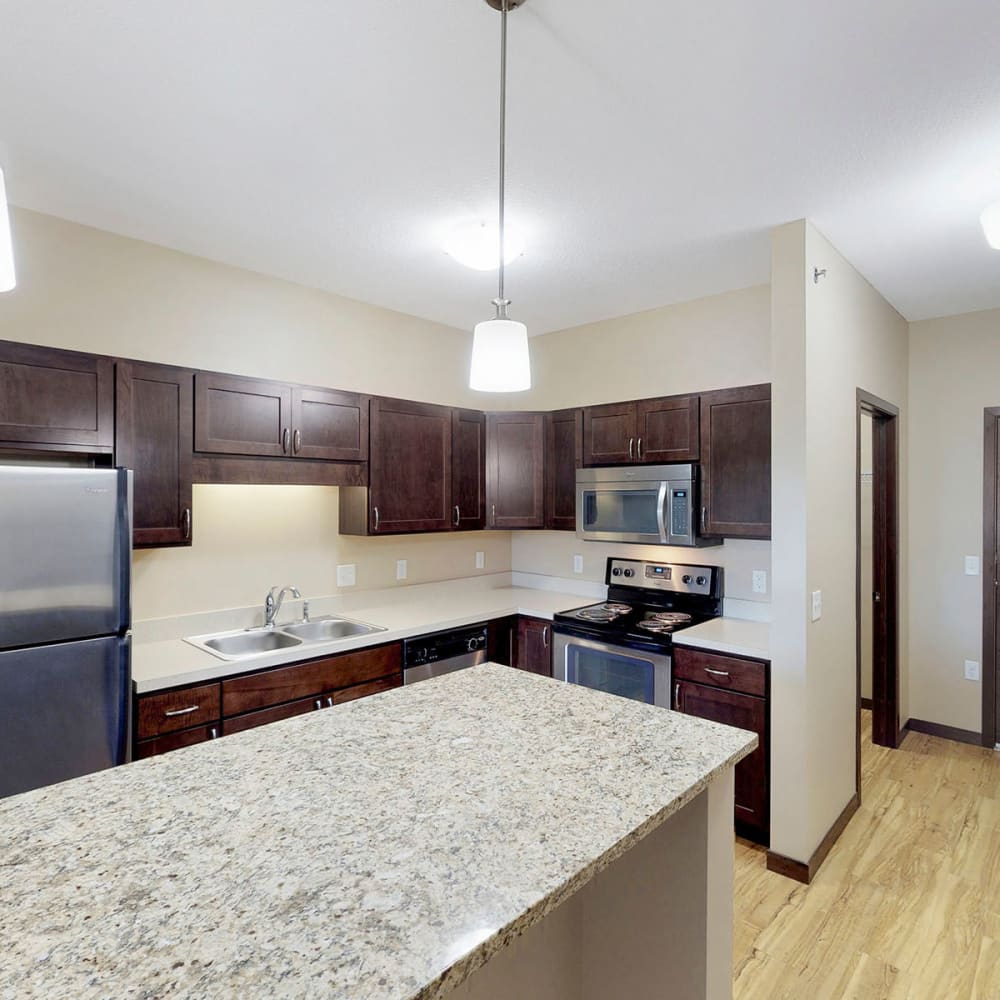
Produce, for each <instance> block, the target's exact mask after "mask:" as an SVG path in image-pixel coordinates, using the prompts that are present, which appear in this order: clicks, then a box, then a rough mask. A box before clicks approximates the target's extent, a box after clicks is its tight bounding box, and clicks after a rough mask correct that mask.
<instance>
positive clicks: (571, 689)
mask: <svg viewBox="0 0 1000 1000" xmlns="http://www.w3.org/2000/svg"><path fill="white" fill-rule="evenodd" d="M755 745H756V737H755V736H753V735H752V734H749V733H745V732H742V731H740V730H736V729H731V728H729V727H725V726H720V725H716V724H714V723H709V722H705V721H702V720H700V719H695V718H691V717H689V716H685V715H680V714H678V713H674V712H669V711H666V710H664V709H661V708H655V707H652V706H648V705H643V704H639V703H637V702H633V701H629V700H626V699H622V698H616V697H610V696H607V695H604V694H600V693H598V692H595V691H592V690H589V689H587V688H583V687H578V686H575V685H569V684H562V683H559V682H557V681H553V680H551V679H548V678H542V677H537V676H534V675H531V674H527V673H523V672H521V671H515V670H511V669H509V668H506V667H500V666H496V665H492V664H490V665H486V666H481V667H474V668H471V669H468V670H464V671H459V672H458V673H453V674H449V675H446V676H444V677H439V678H436V679H434V680H430V681H426V682H424V683H421V684H416V685H412V686H410V687H405V688H400V689H397V690H395V691H391V692H387V693H385V694H381V695H376V696H375V697H372V698H368V699H364V700H361V701H356V702H351V703H348V704H345V705H341V706H338V707H336V708H334V709H330V710H328V711H324V712H317V713H315V714H310V715H303V716H299V717H297V718H293V719H289V720H286V721H284V722H279V723H275V724H274V725H271V726H265V727H262V728H260V729H255V730H251V731H249V732H246V733H241V734H237V735H233V736H227V737H225V738H224V739H221V740H217V741H213V742H211V743H205V744H201V745H199V746H195V747H190V748H187V749H184V750H177V751H175V752H173V753H171V754H167V755H164V756H161V757H155V758H151V759H149V760H145V761H140V762H138V763H135V764H130V765H127V766H125V767H120V768H116V769H113V770H110V771H104V772H101V773H98V774H95V775H90V776H87V777H84V778H79V779H76V780H74V781H70V782H66V783H64V784H62V785H57V786H53V787H50V788H47V789H39V790H37V791H34V792H28V793H26V794H24V795H20V796H15V797H13V798H9V799H6V800H2V801H0V940H2V941H3V949H2V952H0V996H3V997H18V998H21V997H46V998H60V997H66V998H69V997H72V998H74V1000H85V998H98V997H101V998H105V997H125V996H131V997H169V996H176V997H181V996H183V997H213V998H217V997H247V996H253V997H282V998H291V997H303V998H305V997H315V996H317V995H323V996H326V997H334V998H344V1000H348V998H349V1000H405V998H411V1000H412V998H420V1000H425V998H435V997H439V996H442V995H444V994H445V993H447V992H448V990H449V989H450V988H451V987H453V986H454V985H456V984H457V983H459V982H461V981H463V980H464V979H465V978H467V977H468V976H469V975H470V974H471V973H472V972H473V971H475V969H477V968H478V967H479V966H480V965H482V964H483V963H484V962H485V961H487V960H488V959H489V958H490V957H491V955H493V954H495V953H496V952H497V951H499V950H500V949H502V948H503V947H504V945H505V944H506V943H507V942H508V941H510V940H511V939H512V938H514V937H516V936H517V935H518V934H519V933H521V932H522V931H524V930H525V929H526V928H527V927H529V926H531V925H532V924H533V923H535V922H537V921H538V920H540V919H542V918H543V917H544V916H545V915H546V914H547V913H549V912H550V911H551V910H552V909H554V908H555V907H556V906H557V905H558V904H559V903H560V902H562V901H563V900H565V899H566V898H568V897H569V896H571V895H572V894H573V893H574V892H575V891H577V890H578V889H579V888H580V887H581V886H582V885H584V884H585V883H586V882H587V881H589V880H590V879H591V878H592V877H593V876H594V875H595V874H596V873H597V872H598V871H600V870H602V869H603V868H604V867H606V866H607V865H609V864H610V863H611V862H612V861H613V860H615V859H616V858H618V857H619V856H620V855H622V854H623V853H624V852H626V851H627V850H629V848H630V847H632V846H633V845H634V844H636V843H637V842H638V841H639V840H640V839H642V838H643V837H644V836H646V835H647V834H649V833H650V832H651V831H653V830H654V829H656V828H657V827H658V826H659V825H661V824H662V823H663V822H664V821H665V820H666V819H667V818H668V817H669V816H671V815H672V814H674V813H675V812H677V811H678V810H679V809H681V808H682V807H683V806H684V805H686V804H687V803H688V802H690V801H691V800H692V799H693V798H694V797H695V796H696V795H698V794H699V792H701V791H702V790H703V789H704V788H706V787H707V785H708V784H709V783H710V782H711V781H712V780H713V779H714V778H715V777H717V776H718V775H720V774H721V772H723V771H724V769H725V768H727V767H729V766H732V765H733V764H735V763H736V762H737V761H738V760H740V759H741V758H742V757H744V756H745V755H746V754H748V753H749V752H750V751H751V750H752V749H753V748H754V747H755Z"/></svg>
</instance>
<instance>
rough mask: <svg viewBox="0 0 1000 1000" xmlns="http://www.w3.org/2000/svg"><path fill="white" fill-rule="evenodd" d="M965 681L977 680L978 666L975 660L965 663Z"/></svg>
mask: <svg viewBox="0 0 1000 1000" xmlns="http://www.w3.org/2000/svg"><path fill="white" fill-rule="evenodd" d="M965 679H966V680H967V681H978V680H979V664H978V663H977V662H976V661H975V660H966V661H965Z"/></svg>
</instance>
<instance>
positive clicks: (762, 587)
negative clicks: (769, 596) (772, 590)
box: [753, 569, 767, 594]
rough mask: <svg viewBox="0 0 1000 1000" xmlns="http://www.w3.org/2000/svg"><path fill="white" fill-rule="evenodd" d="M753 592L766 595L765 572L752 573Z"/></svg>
mask: <svg viewBox="0 0 1000 1000" xmlns="http://www.w3.org/2000/svg"><path fill="white" fill-rule="evenodd" d="M753 592H754V593H755V594H766V593H767V570H766V569H755V570H754V571H753Z"/></svg>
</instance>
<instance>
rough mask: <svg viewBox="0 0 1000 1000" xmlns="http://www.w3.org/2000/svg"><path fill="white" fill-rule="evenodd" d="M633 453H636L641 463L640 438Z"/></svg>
mask: <svg viewBox="0 0 1000 1000" xmlns="http://www.w3.org/2000/svg"><path fill="white" fill-rule="evenodd" d="M635 451H636V456H637V457H638V459H639V461H640V462H641V461H642V438H639V440H638V441H637V442H636V446H635Z"/></svg>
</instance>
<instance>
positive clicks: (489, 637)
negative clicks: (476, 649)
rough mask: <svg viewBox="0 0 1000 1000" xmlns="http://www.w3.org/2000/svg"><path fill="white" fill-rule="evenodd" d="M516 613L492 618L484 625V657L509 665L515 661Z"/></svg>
mask: <svg viewBox="0 0 1000 1000" xmlns="http://www.w3.org/2000/svg"><path fill="white" fill-rule="evenodd" d="M517 622H518V616H517V615H510V616H509V617H507V618H493V619H491V620H490V621H489V622H487V625H486V657H487V659H488V660H490V662H492V663H501V664H503V665H504V666H505V667H511V666H513V665H514V664H515V663H516V662H517Z"/></svg>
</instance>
